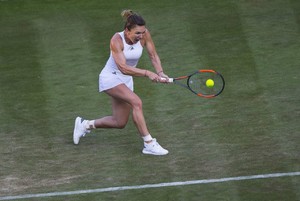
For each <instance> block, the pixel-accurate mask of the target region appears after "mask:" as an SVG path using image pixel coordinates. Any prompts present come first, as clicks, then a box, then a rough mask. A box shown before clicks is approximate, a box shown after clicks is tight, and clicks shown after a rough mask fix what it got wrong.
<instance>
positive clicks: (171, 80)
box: [160, 77, 174, 83]
mask: <svg viewBox="0 0 300 201" xmlns="http://www.w3.org/2000/svg"><path fill="white" fill-rule="evenodd" d="M160 79H161V80H162V81H165V80H167V82H170V83H172V82H174V78H164V77H162V78H160Z"/></svg>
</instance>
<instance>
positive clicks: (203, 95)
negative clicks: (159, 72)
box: [168, 69, 225, 98]
mask: <svg viewBox="0 0 300 201" xmlns="http://www.w3.org/2000/svg"><path fill="white" fill-rule="evenodd" d="M197 73H214V74H217V75H218V76H219V77H220V78H221V80H222V82H223V86H222V88H221V90H220V91H218V93H216V94H211V95H205V94H202V93H197V92H195V91H193V90H192V89H191V88H190V85H189V83H190V78H191V77H192V76H193V75H195V74H197ZM183 79H186V84H183V83H181V82H177V81H179V80H183ZM168 82H170V83H175V84H178V85H180V86H182V87H184V88H187V89H189V90H190V91H191V92H193V93H194V94H196V95H197V96H200V97H203V98H214V97H216V96H218V95H220V94H221V93H222V91H223V90H224V87H225V80H224V78H223V76H222V75H221V74H220V73H218V72H217V71H214V70H210V69H202V70H198V71H196V72H194V73H192V74H190V75H185V76H180V77H176V78H169V79H168Z"/></svg>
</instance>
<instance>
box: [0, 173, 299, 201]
mask: <svg viewBox="0 0 300 201" xmlns="http://www.w3.org/2000/svg"><path fill="white" fill-rule="evenodd" d="M292 176H300V172H287V173H273V174H259V175H250V176H239V177H227V178H221V179H202V180H191V181H180V182H168V183H158V184H145V185H137V186H119V187H109V188H98V189H90V190H77V191H66V192H52V193H39V194H24V195H16V196H5V197H0V200H14V199H27V198H44V197H54V196H64V195H79V194H89V193H103V192H113V191H124V190H134V189H146V188H162V187H170V186H186V185H193V184H209V183H221V182H228V181H243V180H255V179H268V178H276V177H292Z"/></svg>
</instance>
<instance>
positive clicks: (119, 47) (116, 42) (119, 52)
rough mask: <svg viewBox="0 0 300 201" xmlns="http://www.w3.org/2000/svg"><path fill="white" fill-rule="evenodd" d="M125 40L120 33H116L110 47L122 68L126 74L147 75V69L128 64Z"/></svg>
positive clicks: (119, 66)
mask: <svg viewBox="0 0 300 201" xmlns="http://www.w3.org/2000/svg"><path fill="white" fill-rule="evenodd" d="M123 48H124V47H123V42H122V38H121V36H120V35H119V34H115V35H114V36H113V37H112V39H111V41H110V49H111V51H112V55H113V58H114V60H115V62H116V64H117V66H118V68H119V69H120V71H121V72H122V73H123V74H125V75H131V76H147V73H148V72H147V71H146V70H145V69H139V68H133V67H131V66H128V65H127V64H126V58H125V55H124V53H123Z"/></svg>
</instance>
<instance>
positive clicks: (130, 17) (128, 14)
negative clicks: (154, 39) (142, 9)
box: [121, 10, 146, 31]
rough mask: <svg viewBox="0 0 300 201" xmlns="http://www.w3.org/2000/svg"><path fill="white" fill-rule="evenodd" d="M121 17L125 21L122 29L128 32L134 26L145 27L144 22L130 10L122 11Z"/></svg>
mask: <svg viewBox="0 0 300 201" xmlns="http://www.w3.org/2000/svg"><path fill="white" fill-rule="evenodd" d="M121 16H122V17H123V18H124V20H125V25H124V29H128V30H129V31H130V30H131V29H132V28H134V27H135V26H145V25H146V22H145V20H144V19H143V18H142V16H140V15H138V14H136V13H134V12H133V11H132V10H123V11H122V13H121Z"/></svg>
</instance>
